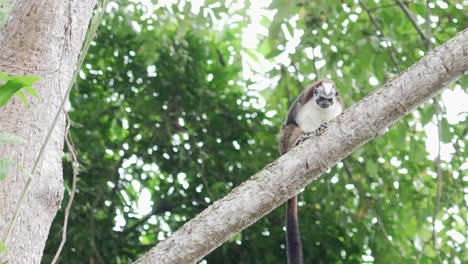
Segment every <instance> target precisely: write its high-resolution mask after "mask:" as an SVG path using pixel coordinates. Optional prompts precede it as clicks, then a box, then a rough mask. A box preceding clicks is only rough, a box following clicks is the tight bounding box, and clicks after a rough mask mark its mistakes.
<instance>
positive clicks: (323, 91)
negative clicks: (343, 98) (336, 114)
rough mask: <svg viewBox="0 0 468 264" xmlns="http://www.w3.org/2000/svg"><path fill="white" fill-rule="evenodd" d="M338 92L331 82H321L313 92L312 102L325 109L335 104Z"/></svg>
mask: <svg viewBox="0 0 468 264" xmlns="http://www.w3.org/2000/svg"><path fill="white" fill-rule="evenodd" d="M337 96H338V90H337V89H336V87H335V84H334V83H332V82H322V83H321V84H320V85H319V86H317V87H315V90H314V98H313V99H314V102H315V103H316V104H317V105H318V106H319V107H321V108H325V109H327V108H328V107H330V106H332V105H333V104H335V103H336V97H337Z"/></svg>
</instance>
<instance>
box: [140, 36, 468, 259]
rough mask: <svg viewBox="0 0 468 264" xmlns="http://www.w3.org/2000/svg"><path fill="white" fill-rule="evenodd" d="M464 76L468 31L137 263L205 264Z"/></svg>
mask: <svg viewBox="0 0 468 264" xmlns="http://www.w3.org/2000/svg"><path fill="white" fill-rule="evenodd" d="M467 70H468V30H464V31H463V32H461V33H460V34H459V35H458V36H456V37H455V38H453V39H452V40H450V41H449V42H447V43H446V44H444V45H443V46H441V47H439V48H437V49H435V50H433V52H431V53H429V54H428V55H427V56H425V57H424V58H423V59H421V61H419V62H418V63H416V64H415V65H413V66H412V67H411V68H409V69H408V70H407V71H405V72H403V73H402V74H400V75H399V76H397V77H396V78H395V79H393V80H392V81H390V82H388V83H387V84H385V85H384V86H382V87H381V88H380V89H378V90H376V91H375V92H373V93H371V94H370V95H369V96H367V97H366V98H364V99H363V100H361V101H360V102H358V103H357V104H355V105H353V106H352V107H351V108H349V109H348V110H347V111H346V112H345V113H344V114H342V115H340V116H338V117H337V118H336V120H334V121H332V122H331V123H330V124H329V125H328V129H327V130H326V131H325V132H324V134H322V135H321V136H320V137H312V138H310V139H308V140H306V141H305V142H304V143H303V144H301V145H300V146H298V147H296V148H294V149H292V150H291V151H290V152H288V153H287V154H285V155H284V156H282V157H281V158H279V159H278V160H276V161H275V162H273V163H271V164H269V165H268V166H266V167H265V168H264V169H263V170H261V171H260V172H258V173H257V174H255V175H253V176H252V177H251V178H250V179H249V180H248V181H246V182H244V183H243V184H241V185H240V186H239V187H237V188H236V189H234V190H233V191H232V192H231V193H230V194H229V195H227V196H226V197H224V198H223V199H221V200H219V201H217V202H215V203H213V205H211V206H210V207H208V208H207V209H206V210H204V211H203V212H202V213H201V214H199V215H198V216H197V217H195V218H194V219H192V220H191V221H189V222H188V223H186V224H185V225H184V226H182V227H181V228H180V229H179V230H178V231H177V232H175V233H174V234H173V235H172V236H171V237H169V238H168V239H166V240H165V241H163V242H160V243H159V244H158V245H156V246H155V247H154V248H152V249H151V250H150V251H149V252H148V253H147V254H146V255H144V256H143V257H142V258H140V259H139V260H137V261H136V262H135V263H158V264H163V263H170V264H176V263H181V264H182V263H183V264H186V263H194V262H196V261H198V260H200V259H201V258H202V257H204V256H205V255H207V254H208V253H210V252H211V251H212V250H213V249H215V248H216V247H218V246H220V245H221V244H222V243H223V242H225V241H226V240H228V239H229V238H230V237H232V236H233V235H234V234H236V233H237V232H239V231H241V230H243V229H244V228H246V227H248V226H249V225H251V224H253V223H254V222H255V221H257V220H258V219H260V218H261V217H262V216H264V215H266V214H267V213H269V212H270V211H272V210H273V209H275V208H276V207H278V206H280V205H281V204H283V203H284V202H285V201H286V200H287V199H288V198H290V197H292V196H294V195H297V194H298V193H299V192H300V190H301V189H302V188H304V187H305V186H306V185H307V184H309V183H310V182H312V181H313V180H315V179H317V178H318V177H319V176H320V174H322V173H323V172H324V171H326V170H327V169H328V168H330V167H332V166H334V165H335V164H336V163H337V162H339V161H340V160H342V159H343V158H345V157H346V156H348V155H349V154H351V152H353V151H354V150H356V149H357V148H359V147H360V146H362V145H363V144H365V143H366V142H368V141H369V140H371V139H373V138H375V137H377V136H379V135H381V134H382V133H383V132H384V131H385V129H386V128H387V127H389V126H391V125H392V124H394V123H395V122H396V121H397V120H399V119H400V118H402V117H403V116H404V115H406V114H408V113H409V112H410V111H412V110H413V109H414V108H416V107H417V106H419V105H420V104H422V103H423V102H425V101H426V100H428V99H429V98H431V97H433V96H434V95H436V94H437V93H438V92H440V91H441V90H442V89H443V88H444V87H447V86H448V84H450V83H451V82H453V81H454V80H456V79H457V78H459V77H460V76H462V75H464V74H466V73H467Z"/></svg>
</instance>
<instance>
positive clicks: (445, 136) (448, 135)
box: [441, 118, 453, 143]
mask: <svg viewBox="0 0 468 264" xmlns="http://www.w3.org/2000/svg"><path fill="white" fill-rule="evenodd" d="M441 126H442V135H441V139H442V142H444V143H449V142H450V141H451V140H452V138H453V136H452V132H451V131H450V124H449V123H448V121H447V118H442V120H441Z"/></svg>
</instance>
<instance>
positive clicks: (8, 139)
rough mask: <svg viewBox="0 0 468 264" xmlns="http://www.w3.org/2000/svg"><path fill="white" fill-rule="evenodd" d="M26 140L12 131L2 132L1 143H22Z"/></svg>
mask: <svg viewBox="0 0 468 264" xmlns="http://www.w3.org/2000/svg"><path fill="white" fill-rule="evenodd" d="M25 142H26V141H25V140H24V139H22V138H20V137H18V136H16V135H14V134H11V133H0V145H4V144H22V143H25Z"/></svg>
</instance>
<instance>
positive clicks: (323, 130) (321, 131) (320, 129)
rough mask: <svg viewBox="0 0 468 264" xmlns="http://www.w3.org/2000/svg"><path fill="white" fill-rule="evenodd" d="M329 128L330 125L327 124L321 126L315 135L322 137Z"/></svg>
mask: <svg viewBox="0 0 468 264" xmlns="http://www.w3.org/2000/svg"><path fill="white" fill-rule="evenodd" d="M327 128H328V125H327V123H323V124H321V125H320V126H319V128H317V130H315V131H314V132H315V135H316V136H321V135H322V134H323V132H325V130H327Z"/></svg>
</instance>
